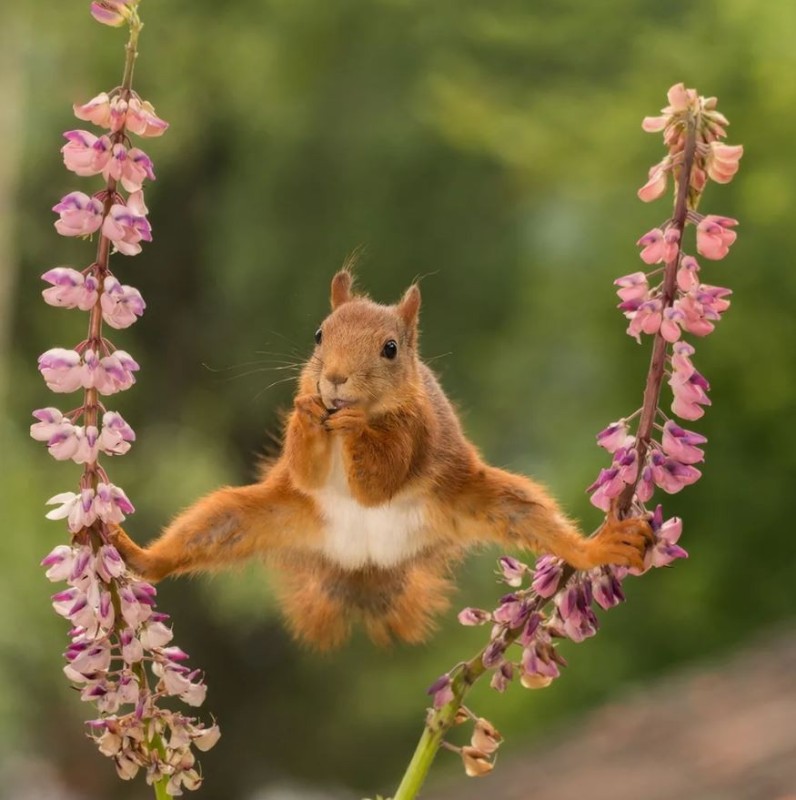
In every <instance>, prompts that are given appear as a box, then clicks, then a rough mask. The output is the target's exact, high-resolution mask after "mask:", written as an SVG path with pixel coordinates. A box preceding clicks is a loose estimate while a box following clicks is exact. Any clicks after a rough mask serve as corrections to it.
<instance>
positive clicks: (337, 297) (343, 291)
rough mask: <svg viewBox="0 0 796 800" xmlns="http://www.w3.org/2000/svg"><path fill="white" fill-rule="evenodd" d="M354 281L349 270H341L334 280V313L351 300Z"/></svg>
mask: <svg viewBox="0 0 796 800" xmlns="http://www.w3.org/2000/svg"><path fill="white" fill-rule="evenodd" d="M353 283H354V279H353V278H352V277H351V273H350V272H349V271H348V270H347V269H341V270H340V272H338V273H337V275H335V276H334V278H332V311H334V310H335V309H336V308H337V307H338V306H341V305H342V304H343V303H347V302H348V301H349V300H350V299H351V285H352V284H353Z"/></svg>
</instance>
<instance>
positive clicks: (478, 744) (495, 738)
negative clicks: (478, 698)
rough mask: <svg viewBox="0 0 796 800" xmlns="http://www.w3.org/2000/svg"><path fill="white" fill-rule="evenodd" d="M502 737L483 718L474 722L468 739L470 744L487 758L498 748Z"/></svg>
mask: <svg viewBox="0 0 796 800" xmlns="http://www.w3.org/2000/svg"><path fill="white" fill-rule="evenodd" d="M502 741H503V737H502V736H501V735H500V732H499V731H498V730H497V728H495V726H494V725H493V724H492V723H491V722H490V721H489V720H486V719H484V718H483V717H479V718H478V719H477V720H476V721H475V728H474V729H473V735H472V738H471V739H470V744H471V745H472V746H473V747H475V748H476V749H477V750H480V751H481V752H482V753H486V754H487V755H488V756H489V755H492V753H494V752H496V751H497V749H498V747H500V744H501V742H502Z"/></svg>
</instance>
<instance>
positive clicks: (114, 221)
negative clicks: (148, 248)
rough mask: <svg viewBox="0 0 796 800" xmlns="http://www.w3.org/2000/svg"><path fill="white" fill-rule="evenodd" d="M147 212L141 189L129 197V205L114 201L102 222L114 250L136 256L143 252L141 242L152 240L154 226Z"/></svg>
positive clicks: (103, 231) (104, 231) (103, 229)
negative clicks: (148, 219) (148, 218)
mask: <svg viewBox="0 0 796 800" xmlns="http://www.w3.org/2000/svg"><path fill="white" fill-rule="evenodd" d="M146 213H147V208H146V206H145V205H144V200H143V194H142V192H140V191H138V192H133V193H132V194H131V195H130V196H129V197H128V198H127V205H122V204H121V203H114V204H113V205H112V206H111V208H110V211H109V212H108V216H107V217H105V222H103V224H102V233H103V234H104V235H105V236H107V237H108V238H109V239H110V240H111V241H112V242H113V246H114V252H119V253H122V254H123V255H126V256H134V255H137V254H138V253H140V252H141V245H140V244H139V242H141V241H144V242H151V241H152V228H151V227H150V225H149V222H148V221H147V218H146V216H145V215H146Z"/></svg>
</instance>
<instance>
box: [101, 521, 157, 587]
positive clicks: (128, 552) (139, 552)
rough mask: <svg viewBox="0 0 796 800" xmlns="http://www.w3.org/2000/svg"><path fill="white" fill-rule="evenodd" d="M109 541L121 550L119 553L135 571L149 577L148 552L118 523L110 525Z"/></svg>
mask: <svg viewBox="0 0 796 800" xmlns="http://www.w3.org/2000/svg"><path fill="white" fill-rule="evenodd" d="M108 541H109V542H110V543H111V544H112V545H113V546H114V547H115V548H116V549H117V550H118V551H119V555H121V557H122V559H123V560H124V562H125V564H127V566H128V567H129V568H130V569H131V570H132V571H133V572H135V573H137V574H138V575H141V576H143V577H148V576H147V567H148V564H147V560H146V552H145V551H144V550H143V548H141V547H139V546H138V545H137V544H136V543H135V542H134V541H133V540H132V539H131V538H130V537H129V536H128V535H127V534H126V533H125V532H124V531H123V530H122V529H121V528H120V527H119V526H118V525H108Z"/></svg>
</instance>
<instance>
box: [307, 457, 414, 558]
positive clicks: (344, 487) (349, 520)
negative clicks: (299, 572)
mask: <svg viewBox="0 0 796 800" xmlns="http://www.w3.org/2000/svg"><path fill="white" fill-rule="evenodd" d="M312 497H313V499H314V500H315V502H316V503H317V504H318V508H319V510H320V512H321V515H322V516H323V518H324V522H325V525H324V530H323V538H322V539H321V541H320V546H319V549H320V550H321V552H322V553H323V554H324V555H325V556H326V557H327V558H328V559H329V560H330V561H334V562H335V563H336V564H339V565H340V566H341V567H344V568H346V569H358V568H361V567H365V566H367V565H369V564H370V565H373V566H378V567H392V566H395V565H396V564H399V563H400V562H402V561H404V560H406V559H407V558H411V557H412V556H413V555H415V553H417V552H418V551H419V550H420V549H422V547H423V545H424V538H425V537H424V533H425V530H424V529H425V512H424V504H423V502H422V500H421V499H420V498H417V497H403V498H402V497H397V498H393V499H392V500H390V501H389V502H387V503H385V504H384V505H381V506H363V505H360V504H359V503H358V502H357V501H356V500H355V499H354V498H353V497H352V496H351V491H350V489H349V487H348V479H347V478H346V474H345V469H344V467H343V458H342V448H341V444H340V442H339V441H338V442H335V446H334V449H333V451H332V463H331V469H330V470H329V477H328V479H327V482H326V485H325V486H324V487H323V488H322V489H317V490H315V491H314V492H312Z"/></svg>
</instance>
